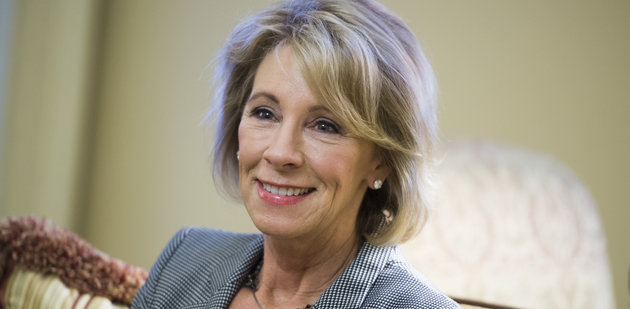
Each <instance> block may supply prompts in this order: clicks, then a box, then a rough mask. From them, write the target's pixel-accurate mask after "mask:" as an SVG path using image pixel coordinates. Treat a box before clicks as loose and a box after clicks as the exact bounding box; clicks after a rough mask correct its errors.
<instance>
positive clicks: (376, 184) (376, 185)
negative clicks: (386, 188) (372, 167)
mask: <svg viewBox="0 0 630 309" xmlns="http://www.w3.org/2000/svg"><path fill="white" fill-rule="evenodd" d="M382 186H383V181H382V180H380V179H377V180H374V190H378V189H380V188H381V187H382Z"/></svg>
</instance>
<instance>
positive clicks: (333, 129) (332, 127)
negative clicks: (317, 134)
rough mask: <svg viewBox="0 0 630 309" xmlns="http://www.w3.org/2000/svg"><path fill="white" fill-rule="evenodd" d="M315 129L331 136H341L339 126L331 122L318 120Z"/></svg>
mask: <svg viewBox="0 0 630 309" xmlns="http://www.w3.org/2000/svg"><path fill="white" fill-rule="evenodd" d="M315 129H316V130H317V131H321V132H324V133H329V134H339V132H340V129H339V126H338V125H336V124H335V123H334V122H332V121H330V120H317V122H315Z"/></svg>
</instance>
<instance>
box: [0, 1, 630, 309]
mask: <svg viewBox="0 0 630 309" xmlns="http://www.w3.org/2000/svg"><path fill="white" fill-rule="evenodd" d="M269 2H270V1H259V0H250V1H243V0H238V1H237V0H232V1H206V0H198V1H195V0H185V1H170V0H134V1H125V0H111V1H106V2H104V3H103V6H102V7H100V6H96V7H97V8H99V10H97V13H96V14H95V15H96V16H92V15H90V14H91V13H90V12H93V11H91V10H90V9H89V8H88V9H85V10H84V11H82V13H80V14H83V15H81V16H87V17H90V19H88V20H87V21H85V20H84V21H82V22H83V23H84V25H88V26H89V25H97V26H99V27H101V28H102V29H101V32H100V35H97V39H98V42H97V43H98V45H90V46H92V47H94V46H98V48H97V51H90V50H89V49H84V50H82V51H81V52H80V53H79V54H78V55H79V56H72V58H75V59H77V61H78V62H79V63H80V64H81V65H82V66H83V67H85V69H86V70H87V71H88V72H90V74H91V75H89V76H87V77H86V78H91V79H92V80H94V81H95V83H96V88H94V89H93V90H94V91H91V88H89V87H88V88H87V89H88V90H90V94H89V95H86V97H84V99H83V100H81V99H77V100H79V101H81V102H84V104H86V106H87V107H85V108H86V109H87V110H90V111H93V114H91V115H92V116H88V117H87V118H81V117H80V116H77V115H76V112H72V111H66V112H62V113H60V114H59V115H61V116H59V117H62V118H60V119H62V120H63V119H64V118H63V117H64V115H65V116H67V119H66V120H67V122H66V123H76V121H78V120H77V119H91V120H92V121H91V122H89V123H88V124H87V126H86V130H87V131H86V132H88V133H87V134H88V137H89V138H87V139H81V138H80V137H76V138H75V139H74V140H78V141H79V142H77V143H78V144H76V143H74V142H73V143H70V144H71V145H74V146H72V147H78V150H75V151H74V152H72V153H74V154H73V156H74V157H70V158H71V160H70V163H72V162H83V161H85V162H87V163H88V164H86V166H88V167H87V168H86V169H84V170H82V171H79V172H76V171H73V170H72V171H71V172H70V174H71V175H76V174H77V173H79V174H80V175H87V176H85V178H81V177H78V178H76V177H75V178H72V177H70V178H68V179H65V180H64V179H61V180H58V181H53V180H51V179H54V178H50V177H51V176H50V175H66V174H67V173H68V172H67V171H68V168H71V167H72V166H75V165H71V166H70V167H65V168H63V165H62V166H59V164H58V163H57V162H58V161H57V159H53V158H55V153H57V154H56V155H57V156H59V157H58V158H64V156H63V155H60V154H59V152H53V153H52V154H51V153H47V152H44V153H38V154H37V155H34V153H33V152H34V151H35V149H42V148H41V147H43V146H41V145H42V142H41V140H40V139H32V138H31V136H32V135H30V134H31V133H28V132H29V130H25V129H19V130H15V129H14V130H12V131H11V132H12V134H14V135H12V136H13V137H12V138H11V139H7V145H6V147H5V149H15V150H12V151H15V153H14V154H13V155H12V156H8V157H7V158H8V160H14V161H6V160H5V163H4V164H5V166H6V165H10V166H14V165H13V164H14V162H20V163H19V164H22V165H20V166H27V167H29V168H28V169H27V170H28V171H30V172H29V173H30V174H29V175H30V176H29V177H31V178H30V179H27V180H23V179H24V178H20V177H18V176H15V175H19V174H20V173H19V172H17V171H15V168H14V172H13V174H9V175H12V176H11V177H7V176H6V175H7V174H5V175H4V178H2V179H4V180H3V182H2V183H0V184H2V186H3V189H6V188H12V189H11V192H13V190H16V191H15V192H16V193H12V194H13V195H14V197H13V198H11V199H6V198H4V199H2V202H3V205H2V208H1V210H0V214H1V215H6V214H23V213H37V214H41V215H47V216H51V217H53V218H59V220H65V221H62V224H64V225H68V226H73V227H76V230H77V231H79V232H80V233H81V234H82V235H83V236H85V237H86V238H87V239H88V240H89V241H91V242H92V243H93V244H95V245H96V246H97V247H99V248H100V249H102V250H104V251H106V252H108V253H110V254H112V255H114V256H117V257H120V258H123V259H126V260H128V261H130V262H132V263H135V264H139V265H141V266H144V267H149V266H150V265H151V263H152V262H153V260H154V259H155V257H156V256H157V254H158V253H159V251H160V250H161V248H162V246H163V245H164V244H165V242H166V241H167V240H168V238H169V237H170V235H172V234H173V233H174V232H175V231H176V230H177V229H178V228H180V227H182V226H184V225H203V226H211V227H216V228H223V229H230V230H234V231H254V228H253V226H252V225H251V223H249V221H248V219H247V216H246V214H245V212H244V211H243V210H242V208H241V207H239V206H238V205H237V204H235V203H228V202H225V201H223V200H222V199H221V198H219V197H218V196H217V195H216V193H215V191H214V189H213V186H212V182H211V178H210V168H209V164H208V160H209V159H208V155H207V154H208V149H209V147H210V141H211V132H206V133H204V131H203V128H202V127H201V126H200V120H201V118H202V116H203V114H204V112H205V110H206V108H207V103H208V101H209V98H210V93H209V91H208V89H209V86H208V85H209V78H210V72H209V71H208V70H206V69H205V66H206V65H207V64H208V63H209V62H210V60H211V59H212V57H213V56H214V55H215V52H216V50H217V48H219V46H221V44H222V43H223V42H224V40H225V38H226V36H227V35H228V33H229V31H230V29H231V28H232V27H233V26H234V25H235V24H236V22H237V21H238V20H239V18H241V17H243V16H245V15H247V14H248V13H249V12H254V11H256V10H257V9H259V8H262V7H264V6H265V4H266V3H269ZM384 2H385V3H386V5H388V6H389V7H390V8H391V9H392V10H394V11H395V12H397V13H398V14H399V15H400V16H401V17H403V19H404V20H405V21H406V22H407V23H408V24H409V25H410V26H411V27H412V28H413V29H414V31H415V32H416V33H417V35H418V36H419V37H420V39H421V41H423V42H424V45H425V48H426V50H427V52H428V54H429V56H430V58H431V60H432V62H433V64H434V67H435V70H436V72H437V75H438V81H439V84H440V89H441V91H440V111H439V112H440V115H439V116H440V120H441V127H442V132H443V137H444V139H450V138H458V137H477V138H487V139H492V140H496V141H499V142H503V143H509V144H513V145H517V146H521V147H526V148H529V149H532V150H535V151H540V152H545V153H549V154H551V155H552V156H554V157H555V158H557V159H559V160H560V161H562V162H564V163H565V164H567V165H568V166H569V167H570V168H572V169H573V170H574V171H575V172H576V174H577V175H578V176H579V177H580V178H581V179H582V180H583V181H584V183H585V184H586V185H587V186H588V187H589V188H590V189H591V191H592V193H593V196H594V198H595V200H596V201H597V203H598V205H599V209H600V214H601V217H602V221H603V223H604V227H605V232H606V234H607V237H608V240H609V253H610V259H611V263H612V267H613V275H614V281H615V282H614V284H615V293H616V298H617V303H618V307H619V308H628V307H630V297H629V292H628V271H629V268H630V226H629V225H628V224H627V221H628V220H629V219H630V207H628V204H629V203H630V190H628V188H629V187H630V180H628V179H629V178H628V176H627V175H630V164H629V163H628V162H627V158H629V157H630V136H629V135H630V134H629V132H630V121H629V120H630V119H629V118H630V116H629V115H630V75H629V74H628V72H630V36H628V29H630V3H629V2H627V1H621V0H619V1H600V2H595V1H572V2H571V3H566V2H561V1H503V0H486V1H474V2H472V1H468V2H465V1H457V2H455V1H444V0H440V1H438V0H435V1H394V0H392V1H384ZM90 3H98V2H90ZM19 7H20V9H21V10H24V7H25V6H24V5H20V6H19ZM58 15H59V16H58V17H57V18H59V19H58V20H57V21H55V20H54V19H53V20H52V21H51V20H49V21H48V22H49V23H52V24H53V25H61V24H62V16H65V15H63V14H61V13H60V14H58ZM16 16H18V17H20V16H22V15H20V14H19V13H18V14H17V15H16ZM21 18H27V17H21ZM99 18H102V23H101V22H100V21H99V20H100V19H99ZM16 24H18V25H21V24H20V23H16ZM43 29H46V27H44V28H43ZM72 29H73V27H70V28H68V29H66V31H71V30H72ZM87 29H89V28H87ZM74 30H75V31H76V29H74ZM40 31H50V30H40ZM88 32H89V31H88ZM15 33H16V35H17V36H18V37H17V38H16V39H15V42H18V45H19V44H21V43H19V42H21V41H20V40H22V39H21V38H20V37H23V36H25V35H26V34H24V33H23V32H20V29H16V30H15ZM40 36H42V37H46V35H44V34H40ZM62 37H65V36H62ZM72 37H75V38H76V37H78V36H77V35H76V34H73V36H72ZM79 41H80V42H91V41H90V39H89V38H84V39H80V40H79ZM48 42H49V43H48V44H49V45H47V46H49V47H48V48H52V49H54V50H55V51H56V52H58V53H61V55H63V54H64V49H61V50H59V49H57V48H56V47H57V46H58V44H61V42H58V41H52V42H50V41H48ZM80 42H79V43H77V42H76V41H75V46H83V45H81V43H80ZM17 47H19V46H17ZM17 54H18V55H19V56H17V57H16V59H17V60H16V61H15V62H14V63H16V64H19V65H26V64H23V62H21V61H20V59H21V58H22V57H23V55H22V54H21V53H17ZM81 55H83V56H81ZM85 55H88V56H90V55H92V56H93V57H94V58H95V61H94V62H93V63H94V64H95V66H93V67H92V66H90V65H89V63H88V64H85V63H84V62H83V61H84V60H82V59H85V57H88V56H85ZM88 58H89V57H88ZM46 61H48V62H46V63H55V61H56V60H55V58H52V59H47V60H46ZM31 70H32V71H29V72H28V74H31V75H30V77H29V76H26V77H25V76H23V75H19V74H22V73H19V74H18V73H15V72H22V71H24V69H20V68H18V69H16V70H14V74H17V75H15V76H14V80H17V82H18V84H16V85H14V87H15V89H21V88H20V87H26V86H25V85H30V84H31V83H32V82H31V80H30V79H33V80H35V81H37V82H38V83H42V84H41V86H39V87H38V88H37V89H43V90H46V89H53V90H54V89H57V86H53V85H57V84H55V83H58V82H59V81H58V80H57V79H56V78H53V79H49V80H44V81H40V78H41V77H39V76H40V74H39V71H38V69H37V68H33V69H31ZM62 71H63V70H62ZM46 72H48V71H46ZM24 74H26V73H24ZM59 74H60V75H54V76H61V77H63V76H66V75H64V74H65V73H59ZM76 75H77V74H74V75H73V76H76ZM82 80H83V79H78V80H76V79H75V80H72V79H71V80H68V82H71V83H74V85H75V87H74V88H72V89H75V90H72V91H76V89H86V88H83V87H84V86H83V84H82V83H81V81H82ZM37 85H40V84H37ZM37 89H36V90H37ZM43 90H42V91H43ZM21 91H25V90H21ZM51 91H52V90H51ZM65 93H73V92H71V90H68V91H66V92H65ZM90 95H91V96H92V97H94V98H95V99H94V100H90V99H85V98H89V97H90ZM25 100H26V99H25ZM24 102H35V103H23V102H22V101H19V100H15V101H13V102H9V103H10V104H12V105H13V106H17V104H18V103H19V104H40V107H37V106H36V105H33V106H35V107H29V108H31V109H30V110H29V111H28V113H27V114H26V115H27V116H14V115H10V116H9V117H11V120H12V122H11V123H12V128H13V126H17V127H19V128H26V129H32V128H33V127H34V121H33V119H32V117H28V115H40V114H41V113H43V112H44V111H46V112H47V111H49V110H50V109H56V108H57V106H58V104H62V102H60V101H59V100H53V99H49V98H48V97H47V96H45V95H38V96H37V97H34V98H30V99H28V100H26V101H24ZM29 106H30V105H29ZM59 106H61V105H59ZM13 108H14V109H20V108H21V107H19V106H18V107H13ZM78 108H81V107H78ZM62 111H63V109H62ZM16 115H17V114H16ZM38 117H43V116H38ZM57 121H58V120H57ZM35 123H37V124H39V123H40V122H38V121H35ZM61 123H64V121H61ZM59 126H60V125H52V127H53V128H59ZM74 127H75V128H80V127H81V126H77V125H74ZM38 128H39V129H38V130H39V131H38V132H40V133H36V135H37V134H39V135H41V134H42V133H41V132H42V130H44V132H48V131H47V130H46V129H42V128H41V127H38ZM64 132H66V131H60V132H57V133H55V135H54V136H53V141H54V143H52V144H50V141H49V144H45V143H44V144H43V145H49V146H48V148H46V147H44V148H43V149H44V151H48V150H47V149H49V148H51V147H52V146H50V145H53V146H54V145H56V144H59V143H60V142H58V141H63V138H64V137H67V136H68V134H70V136H74V135H72V134H76V133H67V134H66V133H64ZM68 132H70V131H68ZM84 134H86V133H84ZM57 138H60V139H61V140H58V139H57ZM23 143H26V145H29V146H28V147H26V146H22V147H23V148H17V146H16V145H22V144H23ZM63 143H66V142H63ZM76 145H78V146H76ZM34 147H35V148H34ZM53 148H54V147H53ZM0 149H1V148H0ZM55 149H56V148H55ZM63 149H65V148H63ZM11 158H13V159H11ZM16 160H17V161H16ZM75 160H78V161H75ZM81 160H83V161H81ZM7 162H8V163H7ZM65 164H69V163H68V162H66V163H65ZM79 165H80V166H81V164H79ZM62 168H63V169H62ZM58 169H62V171H59V170H58ZM44 171H45V172H44ZM64 171H66V172H64ZM42 173H48V174H46V175H49V176H46V177H49V178H43V179H48V180H47V181H44V180H40V179H39V175H41V174H42ZM51 173H52V174H51ZM20 179H22V180H20ZM33 179H36V180H37V181H34V180H33ZM73 179H74V180H73ZM77 179H78V180H77ZM73 181H74V182H73ZM59 188H61V189H63V190H66V191H63V192H70V193H67V194H70V195H71V196H75V195H76V196H79V197H81V196H83V197H84V198H75V199H74V200H71V199H70V200H71V202H67V203H65V202H64V201H67V200H69V199H65V200H64V199H58V200H55V201H49V200H48V199H47V197H48V196H52V195H46V194H50V192H56V191H59V190H57V189H59ZM0 192H2V191H1V190H0ZM46 192H48V193H46ZM73 194H74V195H73ZM25 199H28V200H30V201H36V203H31V204H30V205H43V204H45V205H50V207H48V206H47V207H42V206H32V207H31V206H29V207H31V208H28V209H27V210H25V208H24V207H23V206H22V205H25V204H21V203H23V202H22V201H23V200H25ZM72 201H74V202H72ZM71 203H74V204H72V205H74V206H72V207H70V206H68V205H71ZM63 218H69V219H63Z"/></svg>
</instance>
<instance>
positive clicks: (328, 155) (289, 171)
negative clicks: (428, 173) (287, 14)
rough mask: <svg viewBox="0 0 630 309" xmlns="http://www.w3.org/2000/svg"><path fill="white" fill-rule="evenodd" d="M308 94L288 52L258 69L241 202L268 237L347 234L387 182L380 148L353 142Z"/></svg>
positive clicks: (244, 132)
mask: <svg viewBox="0 0 630 309" xmlns="http://www.w3.org/2000/svg"><path fill="white" fill-rule="evenodd" d="M339 123H340V122H339V121H337V119H336V118H335V116H333V114H332V113H331V112H329V111H328V109H327V108H325V107H324V106H323V105H322V104H320V102H318V101H317V99H316V98H315V97H314V96H313V94H312V93H311V91H310V90H309V88H308V86H307V84H306V82H305V81H304V79H303V77H302V75H301V73H300V71H299V68H298V65H297V63H296V61H295V59H294V57H293V53H292V51H291V49H290V47H287V46H284V47H280V48H278V49H277V50H276V51H274V52H270V53H269V54H268V55H267V56H266V57H265V58H264V59H263V60H262V62H261V64H260V66H259V68H258V71H257V72H256V76H255V80H254V85H253V89H252V93H251V95H250V97H249V99H248V101H247V102H246V105H245V109H244V111H243V115H242V118H241V123H240V126H239V130H238V139H239V156H240V159H239V177H240V187H241V193H242V196H243V201H244V203H245V206H246V208H247V211H248V213H249V215H250V216H251V218H252V220H253V222H254V224H255V225H256V226H257V227H258V229H260V230H261V231H262V232H263V233H265V234H267V235H270V236H279V237H286V238H298V237H300V236H317V237H319V236H323V237H347V236H348V235H352V233H355V231H356V229H355V225H356V217H357V212H358V210H359V206H360V204H361V200H362V198H363V195H364V194H365V191H366V190H367V188H368V186H369V185H370V184H371V183H373V182H374V180H376V179H384V177H385V176H386V174H387V172H386V169H385V168H383V167H381V164H380V159H379V158H378V156H377V155H376V147H375V145H374V143H372V142H370V141H365V140H361V139H358V138H355V137H352V136H350V135H349V134H348V132H347V131H345V130H344V128H343V127H341V126H340V125H339Z"/></svg>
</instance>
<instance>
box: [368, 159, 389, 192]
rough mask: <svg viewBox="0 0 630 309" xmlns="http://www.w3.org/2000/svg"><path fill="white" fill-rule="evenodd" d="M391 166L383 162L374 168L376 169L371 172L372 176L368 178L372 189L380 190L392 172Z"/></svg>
mask: <svg viewBox="0 0 630 309" xmlns="http://www.w3.org/2000/svg"><path fill="white" fill-rule="evenodd" d="M390 171H391V170H390V168H389V166H387V165H385V164H383V163H382V162H381V163H379V165H377V166H376V168H374V170H373V171H372V172H371V173H370V176H369V177H368V178H367V181H368V187H370V188H371V189H372V190H378V189H380V188H381V186H383V183H385V179H386V178H387V176H389V173H390Z"/></svg>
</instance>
